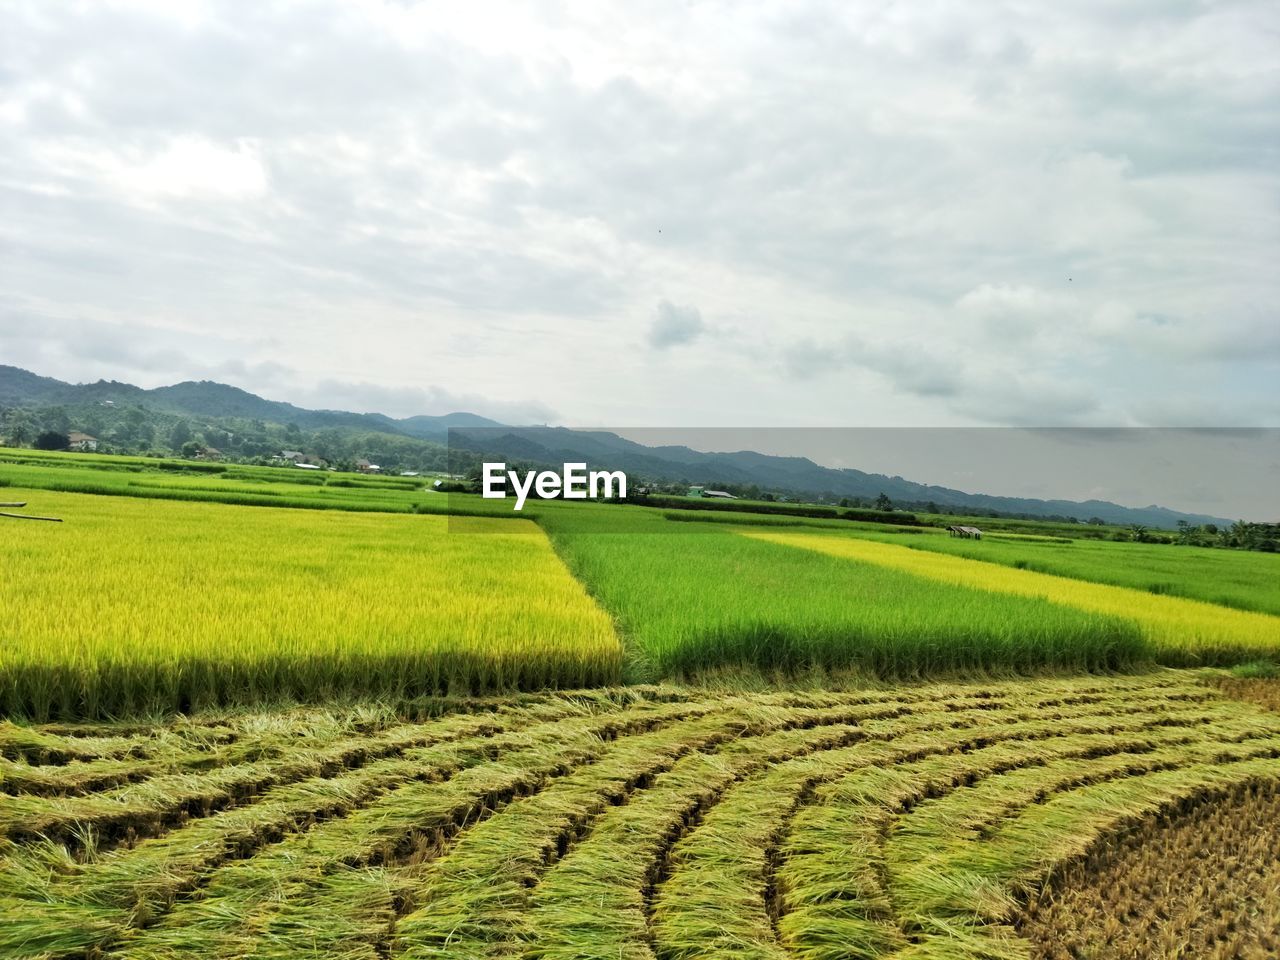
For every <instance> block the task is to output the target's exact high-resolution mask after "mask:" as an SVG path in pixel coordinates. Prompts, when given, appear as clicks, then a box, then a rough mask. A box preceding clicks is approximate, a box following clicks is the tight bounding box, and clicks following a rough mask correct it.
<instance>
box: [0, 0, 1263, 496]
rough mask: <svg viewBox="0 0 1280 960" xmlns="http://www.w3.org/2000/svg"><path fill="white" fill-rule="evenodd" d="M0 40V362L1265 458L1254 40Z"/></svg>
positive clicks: (461, 31) (904, 9)
mask: <svg viewBox="0 0 1280 960" xmlns="http://www.w3.org/2000/svg"><path fill="white" fill-rule="evenodd" d="M0 17H2V18H3V19H2V21H0V22H3V23H4V30H3V31H0V362H5V363H12V364H16V365H18V366H23V367H26V368H28V369H31V370H34V371H35V372H37V373H41V374H44V375H47V376H55V377H58V378H60V379H65V380H71V381H92V380H97V379H99V378H107V379H119V380H125V381H128V382H132V383H137V384H140V385H142V386H157V385H161V384H165V383H172V382H175V381H179V380H185V379H215V380H220V381H223V382H228V383H233V384H235V385H237V386H240V387H244V388H245V389H249V390H252V391H254V392H256V393H259V394H262V395H264V396H267V397H270V398H272V399H280V400H289V401H292V402H295V403H298V404H300V405H304V406H323V407H331V408H342V409H352V410H362V411H364V410H377V411H380V412H385V413H388V414H392V415H398V416H405V415H411V414H419V413H426V414H440V413H446V412H450V411H453V410H460V409H464V410H471V411H474V412H478V413H482V414H486V415H489V416H494V417H497V418H499V419H503V420H506V421H508V422H550V423H559V424H567V425H583V426H585V425H610V426H615V427H622V426H636V427H640V426H644V427H668V426H669V427H685V426H704V427H729V426H737V427H757V426H760V427H781V426H804V427H871V426H894V427H908V426H910V427H953V426H1034V427H1056V426H1090V427H1148V426H1153V427H1277V426H1280V387H1278V386H1277V384H1280V306H1278V305H1280V270H1277V269H1276V264H1277V263H1280V56H1278V55H1277V54H1278V53H1280V5H1277V4H1276V3H1274V2H1272V0H1223V2H1211V0H1075V2H1072V3H1050V2H1043V3H1037V2H1030V0H992V2H988V3H982V4H955V3H948V2H942V0H938V2H929V0H912V2H909V3H895V2H885V0H877V2H870V3H864V2H850V0H832V2H826V0H780V2H763V3H721V2H700V0H683V2H668V0H649V2H645V3H625V2H611V0H593V2H591V3H558V2H538V0H531V2H526V3H508V4H469V5H444V4H438V3H426V2H423V3H415V2H410V0H340V2H339V0H332V2H292V0H290V2H282V0H254V2H253V3H243V2H234V0H232V2H215V0H200V2H183V0H100V2H74V0H67V2H58V3H49V2H47V0H0ZM921 479H929V478H921ZM942 479H945V478H942Z"/></svg>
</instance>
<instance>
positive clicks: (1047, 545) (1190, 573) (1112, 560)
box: [856, 521, 1280, 616]
mask: <svg viewBox="0 0 1280 960" xmlns="http://www.w3.org/2000/svg"><path fill="white" fill-rule="evenodd" d="M977 522H978V524H979V526H981V521H977ZM856 535H857V536H859V537H866V538H868V539H872V540H880V541H881V542H885V543H896V544H899V545H901V546H904V547H911V548H913V549H915V550H929V551H933V552H937V553H945V554H950V555H952V556H959V557H967V558H969V559H970V560H982V561H986V562H988V563H998V564H1002V565H1004V566H1008V567H1016V568H1018V569H1021V570H1034V571H1036V572H1038V573H1049V574H1053V575H1055V576H1059V577H1071V578H1073V579H1077V580H1089V581H1092V582H1094V583H1109V584H1112V585H1113V586H1118V587H1130V588H1132V589H1134V590H1142V591H1145V592H1147V593H1154V594H1161V595H1170V596H1175V597H1185V598H1187V599H1190V600H1202V601H1204V602H1206V603H1214V604H1220V605H1222V606H1227V607H1235V608H1236V609H1239V610H1253V611H1256V612H1258V613H1270V614H1272V615H1273V616H1280V556H1277V555H1275V554H1268V553H1258V552H1251V551H1245V550H1220V549H1213V548H1209V547H1192V546H1170V545H1168V544H1154V543H1115V542H1112V541H1108V540H1083V539H1066V538H1063V537H1044V536H1040V537H1036V536H1033V535H1031V534H1016V533H989V534H987V535H986V536H984V537H983V538H982V539H981V540H965V539H960V538H957V537H950V536H948V535H947V534H946V533H945V532H944V531H942V530H928V531H922V530H919V529H912V530H911V531H910V533H908V534H907V535H903V533H902V531H901V530H898V531H895V530H892V529H881V530H873V529H869V528H868V527H867V526H865V525H859V527H858V529H857V531H856Z"/></svg>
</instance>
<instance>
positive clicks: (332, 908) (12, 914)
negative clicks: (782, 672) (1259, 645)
mask: <svg viewBox="0 0 1280 960" xmlns="http://www.w3.org/2000/svg"><path fill="white" fill-rule="evenodd" d="M1257 682H1261V681H1257ZM445 705H447V704H444V703H441V702H438V703H437V704H436V708H437V709H438V708H440V707H441V706H445ZM0 755H2V756H3V761H2V766H0V771H2V776H3V779H2V782H0V791H2V792H0V834H2V835H3V838H4V839H3V841H2V843H0V857H2V858H3V863H2V864H0V917H3V919H4V921H5V922H4V923H2V924H0V956H3V957H14V958H18V957H24V958H71V957H76V958H89V957H94V958H96V957H111V958H119V960H124V958H139V960H141V958H146V960H160V958H173V960H176V958H201V957H205V958H231V957H278V958H295V957H317V958H318V957H326V958H344V960H346V958H350V960H364V958H367V960H374V958H426V957H448V958H480V957H499V956H501V957H527V958H546V960H550V958H563V960H568V958H601V960H603V958H637V960H649V958H655V960H656V958H661V960H678V958H702V957H706V958H714V957H751V958H762V960H773V958H783V957H798V958H811V960H818V958H849V957H864V958H875V957H892V958H895V960H908V958H947V960H952V958H1014V957H1017V958H1040V957H1054V958H1057V957H1062V956H1070V957H1084V956H1087V957H1094V958H1099V957H1111V956H1116V957H1120V956H1242V957H1250V956H1273V955H1274V951H1273V952H1270V953H1267V952H1265V951H1267V950H1272V947H1273V945H1274V943H1273V940H1268V939H1267V937H1268V936H1272V937H1273V935H1274V930H1273V929H1271V930H1268V929H1267V927H1268V925H1273V924H1274V920H1275V917H1276V909H1277V905H1278V902H1280V901H1278V900H1277V890H1276V886H1275V879H1276V875H1275V865H1274V859H1272V860H1271V861H1270V862H1268V861H1267V857H1266V856H1265V852H1266V845H1267V843H1269V842H1273V841H1274V838H1275V834H1274V823H1275V809H1274V808H1275V804H1276V802H1277V801H1276V797H1277V784H1278V783H1280V714H1277V713H1274V712H1272V711H1269V710H1267V709H1265V708H1264V707H1263V706H1261V705H1259V704H1258V703H1255V702H1250V701H1246V700H1238V699H1234V698H1232V697H1230V696H1228V695H1227V693H1225V692H1224V691H1223V690H1222V689H1221V688H1220V687H1219V686H1217V685H1215V684H1212V683H1206V682H1205V680H1204V678H1203V677H1200V676H1197V675H1193V674H1189V673H1186V672H1182V671H1159V672H1154V673H1149V674H1144V675H1138V676H1128V677H1112V678H1104V677H1096V676H1095V677H1089V676H1084V677H1074V678H1052V679H1050V678H1044V679H1036V680H1020V681H1008V680H1006V681H987V682H976V681H970V682H965V683H950V684H938V683H930V684H916V685H899V686H894V687H879V688H875V689H851V690H827V691H813V690H776V689H775V690H771V691H763V692H760V691H757V692H754V693H746V692H734V691H732V690H707V689H700V688H683V687H673V686H636V687H628V688H616V687H615V688H606V689H599V690H595V691H589V692H578V693H545V694H536V695H525V696H520V697H512V698H507V699H505V700H500V701H499V700H493V701H483V700H481V701H473V702H469V703H460V704H455V705H454V708H453V709H452V710H451V711H445V712H439V715H436V716H421V715H414V714H413V713H412V712H411V711H407V710H404V709H401V710H399V711H396V710H392V709H390V708H388V707H385V706H382V707H373V706H370V707H366V708H359V707H350V706H348V707H344V708H338V707H329V708H294V709H292V710H287V711H282V712H260V713H228V714H225V715H216V714H204V715H203V716H200V717H196V718H189V719H178V720H174V721H170V722H166V723H134V724H132V725H118V724H117V725H112V724H99V725H74V726H70V725H43V726H39V725H37V726H20V725H15V724H11V723H10V724H4V725H2V726H0ZM1268 831H1270V832H1268ZM1162 857H1165V858H1167V860H1166V862H1167V863H1170V864H1173V865H1175V867H1176V868H1177V869H1181V866H1179V865H1181V864H1186V865H1187V870H1188V873H1187V874H1186V884H1187V886H1185V887H1179V892H1178V896H1177V897H1176V898H1175V897H1173V896H1172V895H1166V894H1165V893H1163V892H1162V891H1163V890H1165V889H1166V887H1167V885H1168V882H1169V880H1170V872H1171V869H1172V868H1170V869H1166V870H1165V871H1164V874H1163V875H1162V874H1161V870H1160V868H1159V864H1160V862H1161V858H1162ZM1162 884H1163V885H1164V886H1162ZM1202 889H1203V890H1205V891H1209V892H1211V893H1212V894H1213V896H1212V897H1205V896H1197V894H1196V891H1198V890H1202ZM1245 894H1247V895H1248V899H1247V900H1244V899H1241V897H1242V896H1243V895H1245ZM1112 901H1115V902H1117V903H1118V904H1119V907H1120V908H1121V909H1123V910H1127V911H1129V913H1126V914H1121V915H1120V916H1122V917H1128V916H1129V915H1130V914H1132V916H1134V917H1137V918H1140V920H1141V922H1142V924H1144V925H1145V926H1143V927H1142V929H1144V930H1146V929H1150V930H1152V931H1155V932H1153V933H1152V936H1153V937H1155V939H1154V940H1152V939H1150V938H1148V941H1147V942H1150V943H1155V944H1157V946H1158V949H1157V952H1154V953H1153V952H1151V950H1152V949H1156V948H1146V947H1144V948H1141V949H1146V950H1147V952H1145V953H1144V952H1141V949H1139V948H1138V947H1135V946H1133V944H1135V943H1137V942H1138V940H1137V934H1136V930H1137V924H1136V923H1135V924H1131V926H1133V927H1134V929H1133V930H1130V931H1128V935H1129V939H1125V936H1124V935H1122V934H1124V933H1125V931H1121V932H1120V933H1116V931H1115V930H1114V926H1115V925H1114V923H1113V922H1112V921H1113V920H1114V919H1115V917H1116V916H1117V914H1116V913H1115V912H1114V911H1109V908H1108V907H1107V904H1109V903H1111V902H1112ZM1187 903H1194V909H1190V910H1182V909H1181V906H1182V905H1183V904H1187ZM1232 903H1235V904H1237V906H1236V907H1235V908H1234V909H1233V908H1232V907H1231V904H1232ZM1246 904H1247V905H1248V906H1247V908H1246V906H1245V905H1246ZM1108 915H1110V917H1111V921H1109V920H1108V918H1107V917H1108ZM1171 917H1172V919H1171ZM1122 922H1127V921H1122ZM1108 923H1110V924H1111V925H1110V926H1108ZM1104 929H1105V930H1108V931H1111V932H1110V934H1105V935H1104V934H1103V933H1100V932H1099V931H1102V930H1104ZM1106 936H1110V937H1111V939H1105V937H1106ZM1073 938H1074V939H1073ZM1073 943H1080V944H1087V945H1088V946H1087V948H1081V949H1083V950H1084V952H1081V950H1079V949H1076V948H1075V947H1073V946H1072V944H1073ZM1269 944H1271V946H1269ZM1113 948H1114V949H1113ZM1184 948H1185V950H1184ZM1064 949H1065V950H1066V951H1067V952H1066V953H1063V950H1064ZM1134 949H1139V952H1137V953H1134V952H1132V950H1134ZM1073 950H1074V951H1075V952H1072V951H1073ZM1126 950H1129V951H1130V952H1127V953H1126V952H1125V951H1126ZM1179 950H1184V952H1181V953H1180V952H1178V951H1179ZM1233 950H1234V951H1236V952H1231V951H1233ZM1259 950H1261V951H1264V952H1262V953H1259V952H1257V951H1259ZM1108 951H1111V952H1108ZM1159 951H1166V952H1164V953H1161V952H1159ZM1197 951H1198V952H1197ZM1214 951H1218V952H1216V953H1215V952H1214ZM1250 951H1253V952H1250Z"/></svg>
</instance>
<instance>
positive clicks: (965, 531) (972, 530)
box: [947, 524, 982, 540]
mask: <svg viewBox="0 0 1280 960" xmlns="http://www.w3.org/2000/svg"><path fill="white" fill-rule="evenodd" d="M947 532H948V533H950V534H951V536H953V537H963V538H964V539H966V540H981V539H982V531H981V530H979V529H978V528H977V527H963V526H960V525H959V524H952V525H951V526H949V527H947Z"/></svg>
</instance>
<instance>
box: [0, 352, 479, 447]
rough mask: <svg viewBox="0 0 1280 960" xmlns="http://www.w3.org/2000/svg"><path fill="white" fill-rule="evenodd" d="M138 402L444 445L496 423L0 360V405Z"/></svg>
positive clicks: (209, 414) (189, 412)
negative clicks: (62, 376) (77, 379)
mask: <svg viewBox="0 0 1280 960" xmlns="http://www.w3.org/2000/svg"><path fill="white" fill-rule="evenodd" d="M108 400H109V401H111V402H113V403H116V404H124V403H136V404H141V405H143V406H147V407H150V408H151V409H154V410H157V411H160V412H163V413H175V414H183V415H188V416H194V417H213V418H223V417H243V418H245V419H248V420H263V421H266V422H269V423H279V424H288V423H294V424H297V425H298V427H300V428H302V429H304V430H321V429H325V428H332V427H339V428H340V427H351V428H355V429H359V430H373V431H378V432H382V433H398V434H403V435H405V436H408V437H415V438H417V439H420V440H432V441H435V442H437V443H444V442H446V441H447V439H448V431H449V428H450V427H456V426H466V427H495V426H499V424H498V422H497V421H496V420H490V419H488V418H487V417H481V416H479V415H477V414H474V413H449V414H445V415H444V416H439V417H427V416H415V417H406V418H405V419H403V420H396V419H394V418H393V417H388V416H385V415H383V414H381V413H349V412H347V411H345V410H309V409H307V408H305V407H296V406H294V405H293V404H291V403H283V402H281V401H276V400H266V399H264V398H262V397H260V396H258V395H257V394H253V393H249V392H248V391H247V390H241V389H240V388H239V387H233V386H229V385H228V384H225V383H217V382H216V381H213V380H185V381H183V382H182V383H175V384H173V385H172V386H168V387H156V388H155V389H152V390H144V389H142V388H141V387H135V386H134V385H133V384H129V383H120V382H118V381H115V380H99V381H97V382H96V383H80V384H71V383H64V382H63V381H61V380H54V379H53V378H51V377H41V376H38V375H37V374H34V373H31V372H30V371H28V370H23V369H21V368H20V367H11V366H5V365H2V364H0V404H3V405H10V406H54V405H57V406H76V405H81V404H86V405H87V404H97V403H102V402H104V401H108Z"/></svg>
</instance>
